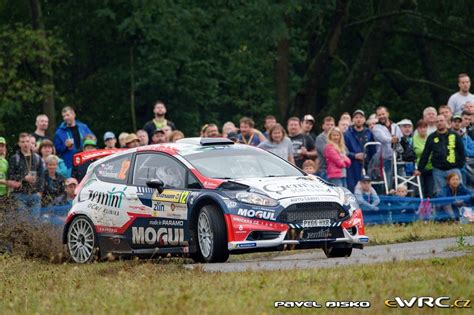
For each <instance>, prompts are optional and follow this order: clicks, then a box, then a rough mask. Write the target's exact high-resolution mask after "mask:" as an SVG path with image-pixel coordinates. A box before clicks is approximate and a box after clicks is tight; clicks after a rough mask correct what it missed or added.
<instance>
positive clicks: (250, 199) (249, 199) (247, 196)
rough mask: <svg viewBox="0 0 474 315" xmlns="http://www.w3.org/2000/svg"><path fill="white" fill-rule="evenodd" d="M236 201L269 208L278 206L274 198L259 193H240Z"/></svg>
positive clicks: (236, 196)
mask: <svg viewBox="0 0 474 315" xmlns="http://www.w3.org/2000/svg"><path fill="white" fill-rule="evenodd" d="M235 199H237V200H238V201H240V202H244V203H249V204H252V205H259V206H268V207H275V206H278V204H279V203H278V200H275V199H273V198H270V197H267V196H264V195H261V194H257V193H249V192H240V193H238V194H237V195H235Z"/></svg>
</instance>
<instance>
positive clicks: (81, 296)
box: [0, 253, 474, 314]
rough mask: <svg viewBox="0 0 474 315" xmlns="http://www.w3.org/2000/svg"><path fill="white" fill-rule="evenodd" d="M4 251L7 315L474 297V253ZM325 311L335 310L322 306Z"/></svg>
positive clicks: (252, 309) (1, 267)
mask: <svg viewBox="0 0 474 315" xmlns="http://www.w3.org/2000/svg"><path fill="white" fill-rule="evenodd" d="M0 257H1V258H0V297H1V299H0V313H2V314H8V313H23V314H26V313H28V314H30V313H49V314H59V313H61V314H64V313H66V314H70V313H89V314H92V313H94V314H100V313H109V314H110V313H118V314H137V313H141V314H150V313H158V314H165V313H166V314H169V313H173V314H175V313H177V314H180V313H193V314H194V313H200V314H256V313H258V314H271V313H275V311H277V310H275V309H274V308H273V304H274V301H276V300H290V301H291V300H296V301H302V300H315V301H318V302H319V303H320V304H321V303H324V302H325V301H328V300H356V301H357V300H359V301H370V302H371V305H372V306H371V308H370V309H369V310H364V313H365V314H383V313H386V312H387V311H389V309H388V308H387V307H386V306H385V305H384V301H385V300H386V299H393V298H394V297H395V296H401V297H403V298H406V299H409V298H410V297H412V296H420V295H422V296H434V297H438V296H450V297H451V298H453V299H458V298H459V299H471V300H472V299H473V296H472V292H473V291H472V283H474V273H472V272H470V271H471V270H473V268H474V253H470V254H468V255H466V256H462V257H457V258H452V259H440V258H435V259H428V260H420V261H409V262H400V261H394V262H389V263H383V264H376V265H364V266H351V267H344V268H332V269H324V270H291V271H278V272H269V271H262V272H243V273H226V274H223V273H205V272H203V271H200V270H187V269H184V268H183V267H182V265H181V264H180V260H166V259H165V260H163V261H161V262H160V263H156V262H150V261H148V262H139V261H138V262H137V261H122V262H114V263H96V264H90V265H81V266H78V265H73V264H63V265H57V264H56V265H53V264H48V263H46V262H41V261H34V260H25V259H23V258H19V257H11V256H10V257H7V256H0ZM314 311H315V310H314V309H313V310H307V312H308V313H309V312H312V313H314ZM411 311H414V313H420V310H411ZM423 311H426V312H433V310H430V309H423ZM456 311H457V312H459V311H461V310H456ZM292 312H298V313H300V312H301V310H290V311H289V312H288V313H292ZM324 312H330V313H334V310H328V309H324V308H323V309H320V310H318V313H324ZM352 312H353V311H352ZM345 313H347V312H345ZM462 313H464V312H462Z"/></svg>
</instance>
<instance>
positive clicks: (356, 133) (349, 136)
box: [344, 109, 375, 192]
mask: <svg viewBox="0 0 474 315" xmlns="http://www.w3.org/2000/svg"><path fill="white" fill-rule="evenodd" d="M352 123H353V125H352V126H351V127H349V129H347V131H346V132H345V133H344V141H345V142H346V147H347V151H348V154H347V155H348V156H349V158H350V159H351V162H352V163H351V166H350V167H349V168H348V169H347V187H348V188H349V190H350V191H352V192H354V189H355V186H356V185H357V183H358V182H359V181H360V179H361V178H362V167H363V165H362V163H363V161H364V145H365V144H366V143H367V142H370V141H374V136H373V134H372V132H371V131H370V130H369V129H368V128H366V127H365V113H364V112H363V111H362V110H360V109H358V110H356V111H355V112H354V114H353V115H352ZM367 153H368V156H366V157H365V161H369V160H370V158H371V157H372V155H373V154H374V153H375V147H373V146H372V147H370V148H369V150H368V152H367Z"/></svg>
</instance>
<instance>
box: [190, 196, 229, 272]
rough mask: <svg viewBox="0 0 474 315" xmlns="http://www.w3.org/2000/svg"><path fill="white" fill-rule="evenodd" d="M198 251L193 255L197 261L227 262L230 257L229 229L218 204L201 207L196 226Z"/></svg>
mask: <svg viewBox="0 0 474 315" xmlns="http://www.w3.org/2000/svg"><path fill="white" fill-rule="evenodd" d="M194 231H195V235H196V238H195V239H196V242H197V244H196V245H197V252H196V253H195V254H194V255H193V256H192V258H193V259H194V261H196V262H207V263H213V262H225V261H227V259H228V258H229V250H228V249H227V231H226V225H225V221H224V217H223V216H222V213H221V211H220V210H219V208H218V207H217V206H214V205H207V206H204V207H203V208H201V210H200V211H199V214H198V218H197V221H196V224H195V226H194Z"/></svg>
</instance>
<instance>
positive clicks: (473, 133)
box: [464, 102, 474, 140]
mask: <svg viewBox="0 0 474 315" xmlns="http://www.w3.org/2000/svg"><path fill="white" fill-rule="evenodd" d="M464 108H465V110H464V112H466V114H469V116H470V117H469V118H470V123H469V125H468V126H467V130H466V133H467V134H468V136H469V137H471V139H472V140H474V103H470V102H467V103H466V104H465V105H464Z"/></svg>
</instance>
